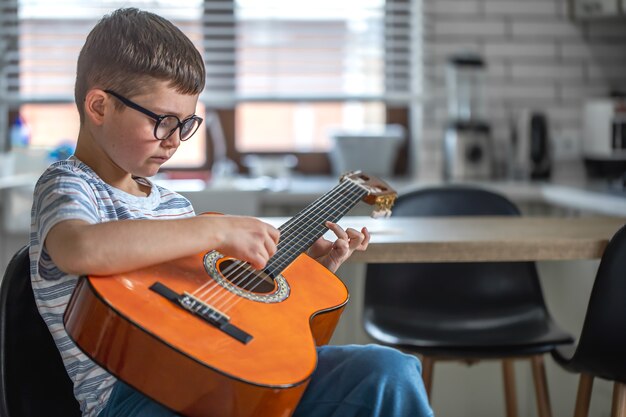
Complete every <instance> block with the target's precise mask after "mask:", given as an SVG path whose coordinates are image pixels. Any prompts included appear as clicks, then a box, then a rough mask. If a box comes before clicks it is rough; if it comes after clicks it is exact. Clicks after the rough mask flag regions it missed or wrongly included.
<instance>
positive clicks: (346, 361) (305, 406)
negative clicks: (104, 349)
mask: <svg viewBox="0 0 626 417" xmlns="http://www.w3.org/2000/svg"><path fill="white" fill-rule="evenodd" d="M318 357H319V360H318V365H317V369H316V370H315V372H314V373H313V376H312V378H311V382H310V383H309V386H308V387H307V389H306V391H305V392H304V395H303V396H302V399H301V401H300V404H298V407H297V408H296V411H295V413H294V415H293V417H432V416H433V412H432V411H431V409H430V406H429V404H428V398H427V396H426V391H425V389H424V384H423V383H422V376H421V364H420V362H419V360H417V358H415V357H414V356H410V355H406V354H404V353H401V352H399V351H397V350H395V349H391V348H387V347H382V346H377V345H367V346H358V345H349V346H323V347H320V348H318ZM98 417H176V414H174V413H173V412H172V411H170V410H168V409H166V408H165V407H163V406H161V405H160V404H158V403H156V402H154V401H152V400H151V399H149V398H147V397H145V396H144V395H142V394H141V393H139V392H137V391H135V390H134V389H132V388H130V387H129V386H128V385H126V384H124V383H122V382H121V381H118V382H117V383H116V384H115V386H114V388H113V392H112V393H111V397H110V398H109V401H108V403H107V406H106V408H105V409H104V410H103V411H102V412H101V413H100V414H99V416H98ZM207 417H210V416H207Z"/></svg>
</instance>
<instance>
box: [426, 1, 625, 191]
mask: <svg viewBox="0 0 626 417" xmlns="http://www.w3.org/2000/svg"><path fill="white" fill-rule="evenodd" d="M422 1H423V22H424V27H423V33H424V35H423V46H424V50H423V56H424V65H425V68H424V95H425V102H424V110H423V135H422V137H421V138H420V140H419V141H418V142H419V144H418V174H419V176H420V178H426V179H429V178H437V177H438V176H439V175H440V173H441V163H442V161H441V159H442V152H441V147H442V140H443V126H444V124H445V122H446V120H447V109H446V85H445V64H446V58H447V57H448V56H449V55H450V54H452V53H456V52H462V51H470V52H476V53H479V54H481V55H482V56H483V57H484V58H485V59H486V62H487V65H488V68H487V77H486V99H487V107H488V114H489V121H490V123H491V124H492V129H493V137H494V140H495V146H496V152H497V153H498V155H500V158H503V157H504V156H505V153H506V147H507V144H508V143H510V138H511V125H512V123H511V121H512V120H515V119H516V118H517V117H518V116H519V114H520V112H521V111H522V110H524V109H536V110H541V111H544V112H546V113H547V115H548V117H549V122H550V128H551V132H552V141H553V147H554V150H555V157H556V158H566V157H570V158H571V157H573V156H576V155H579V154H580V146H581V142H580V141H581V140H582V138H581V131H582V125H581V111H582V105H583V103H584V100H585V99H586V98H588V97H594V96H602V95H606V94H608V92H609V90H610V89H611V88H614V89H622V90H626V19H624V20H608V21H606V20H605V21H602V22H597V21H595V22H574V21H572V20H571V19H570V18H569V14H568V3H567V0H518V1H512V0H422Z"/></svg>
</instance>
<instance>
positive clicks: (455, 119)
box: [443, 54, 493, 181]
mask: <svg viewBox="0 0 626 417" xmlns="http://www.w3.org/2000/svg"><path fill="white" fill-rule="evenodd" d="M484 73H485V62H484V61H483V59H482V58H481V57H480V56H478V55H473V54H463V55H454V56H451V57H450V59H449V60H448V65H447V67H446V84H447V95H448V123H447V125H446V129H445V136H444V141H443V155H444V172H443V174H444V178H445V179H447V180H452V181H454V180H486V179H489V178H491V176H492V174H493V150H492V143H491V127H490V125H489V124H488V123H487V121H486V117H485V102H484V93H483V84H484Z"/></svg>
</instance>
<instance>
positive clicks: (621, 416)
mask: <svg viewBox="0 0 626 417" xmlns="http://www.w3.org/2000/svg"><path fill="white" fill-rule="evenodd" d="M552 356H553V357H554V359H555V360H556V361H557V363H559V364H560V365H561V366H563V367H564V368H565V369H567V370H568V371H571V372H577V373H580V374H581V375H580V382H579V385H578V396H577V399H576V408H575V416H576V417H586V416H587V415H588V414H589V401H590V399H591V389H592V387H593V378H594V377H599V378H603V379H607V380H610V381H614V385H613V406H612V408H613V411H612V414H611V416H613V417H626V226H622V228H621V229H620V230H618V231H617V233H616V234H615V235H614V236H613V238H612V239H611V241H610V242H609V245H608V246H607V248H606V250H605V251H604V254H603V255H602V260H601V261H600V266H599V267H598V272H597V274H596V280H595V282H594V284H593V289H592V290H591V297H590V299H589V305H588V307H587V315H586V317H585V321H584V324H583V329H582V332H581V334H580V338H579V340H578V345H577V346H576V347H570V348H568V349H565V348H562V347H560V348H558V349H557V350H556V351H553V352H552Z"/></svg>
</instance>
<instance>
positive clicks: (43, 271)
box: [30, 157, 194, 417]
mask: <svg viewBox="0 0 626 417" xmlns="http://www.w3.org/2000/svg"><path fill="white" fill-rule="evenodd" d="M137 181H139V182H141V183H143V184H145V185H147V186H149V187H151V191H150V195H149V196H147V197H137V196H134V195H131V194H128V193H125V192H124V191H121V190H119V189H116V188H113V187H111V186H110V185H108V184H107V183H105V182H104V181H102V179H100V177H98V175H97V174H96V173H95V172H94V171H93V170H92V169H91V168H89V167H88V166H87V165H85V164H84V163H82V162H81V161H79V160H78V159H77V158H75V157H70V158H69V159H67V160H65V161H60V162H57V163H54V164H53V165H51V166H50V167H49V168H48V169H47V170H46V171H45V172H44V173H43V174H42V176H41V178H40V179H39V181H38V182H37V185H36V186H35V193H34V198H33V208H32V220H31V234H30V275H31V282H32V286H33V290H34V294H35V301H36V303H37V307H38V309H39V312H40V314H41V316H42V317H43V319H44V320H45V322H46V324H47V325H48V329H49V330H50V333H52V336H53V338H54V341H55V343H56V345H57V347H58V349H59V351H60V352H61V357H62V358H63V363H64V365H65V369H66V370H67V373H68V374H69V376H70V378H71V379H72V381H73V383H74V395H75V397H76V399H77V400H78V402H79V403H80V407H81V410H82V414H83V416H84V417H95V416H97V415H98V413H100V411H102V409H103V408H104V406H105V405H106V402H107V400H108V398H109V395H110V394H111V390H112V386H113V384H114V383H115V381H116V379H115V378H114V377H113V376H112V375H111V374H109V373H108V372H107V371H105V370H104V369H102V368H100V367H99V366H98V365H96V364H95V363H94V362H93V361H91V360H90V359H89V358H88V357H87V356H85V355H84V354H83V353H82V352H81V351H80V350H79V349H78V348H77V347H76V345H75V344H74V343H73V342H72V341H71V340H70V338H69V336H68V334H67V333H66V331H65V328H64V326H63V313H64V312H65V308H66V307H67V304H68V302H69V299H70V296H71V294H72V291H73V290H74V287H75V286H76V283H77V280H78V277H77V276H76V275H68V274H65V273H64V272H63V271H61V270H59V269H58V268H57V267H56V265H54V263H53V262H52V260H51V259H50V256H49V255H48V253H47V252H46V249H45V247H44V246H43V245H42V244H43V242H44V241H45V239H46V236H47V234H48V232H49V231H50V229H51V228H52V227H53V226H54V225H55V224H57V223H59V222H61V221H64V220H70V219H78V220H84V221H86V222H88V223H92V224H94V223H101V222H108V221H112V220H123V219H172V218H177V217H189V216H193V215H194V211H193V208H192V206H191V204H190V203H189V201H188V200H187V199H186V198H184V197H182V196H181V195H179V194H176V193H174V192H172V191H169V190H167V189H165V188H162V187H159V186H156V185H155V184H153V183H152V182H150V181H148V180H147V179H145V178H137ZM147 238H149V237H147Z"/></svg>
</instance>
